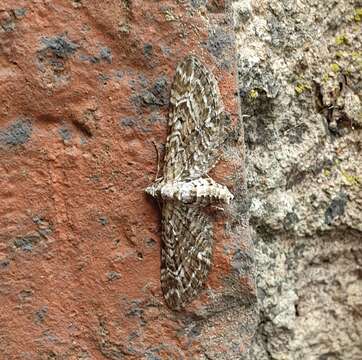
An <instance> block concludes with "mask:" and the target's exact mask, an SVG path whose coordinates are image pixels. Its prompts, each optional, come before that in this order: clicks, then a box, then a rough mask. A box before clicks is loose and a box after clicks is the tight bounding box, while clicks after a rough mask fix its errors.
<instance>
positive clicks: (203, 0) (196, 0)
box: [191, 0, 207, 9]
mask: <svg viewBox="0 0 362 360" xmlns="http://www.w3.org/2000/svg"><path fill="white" fill-rule="evenodd" d="M206 4H207V0H191V6H192V7H194V8H195V9H198V8H199V7H201V6H205V5H206Z"/></svg>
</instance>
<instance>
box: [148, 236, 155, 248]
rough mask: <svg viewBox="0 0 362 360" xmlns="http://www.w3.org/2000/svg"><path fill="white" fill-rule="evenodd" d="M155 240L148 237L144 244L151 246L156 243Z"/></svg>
mask: <svg viewBox="0 0 362 360" xmlns="http://www.w3.org/2000/svg"><path fill="white" fill-rule="evenodd" d="M156 243H157V242H156V240H154V239H152V238H149V239H147V240H146V245H147V246H149V247H153V246H155V245H156Z"/></svg>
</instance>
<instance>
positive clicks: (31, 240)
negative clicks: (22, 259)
mask: <svg viewBox="0 0 362 360" xmlns="http://www.w3.org/2000/svg"><path fill="white" fill-rule="evenodd" d="M39 241H40V236H39V235H38V234H34V235H25V236H23V237H18V238H17V239H15V240H14V246H15V247H16V248H17V249H21V250H23V251H26V252H32V251H33V247H34V245H36V244H38V243H39Z"/></svg>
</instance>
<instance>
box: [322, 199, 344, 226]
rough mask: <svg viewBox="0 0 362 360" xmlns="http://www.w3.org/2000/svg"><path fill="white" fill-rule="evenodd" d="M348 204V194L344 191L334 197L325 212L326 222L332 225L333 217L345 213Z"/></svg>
mask: <svg viewBox="0 0 362 360" xmlns="http://www.w3.org/2000/svg"><path fill="white" fill-rule="evenodd" d="M346 204H347V194H345V193H343V192H341V193H340V194H339V195H338V196H337V197H335V198H334V199H332V202H331V204H330V205H329V206H328V208H327V210H326V212H325V214H324V219H325V223H326V224H328V225H330V224H331V223H332V221H333V219H335V218H336V217H338V216H341V215H343V214H344V209H345V207H346Z"/></svg>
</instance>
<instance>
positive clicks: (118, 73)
mask: <svg viewBox="0 0 362 360" xmlns="http://www.w3.org/2000/svg"><path fill="white" fill-rule="evenodd" d="M123 76H124V72H123V71H122V70H117V71H116V78H117V79H118V80H121V79H123Z"/></svg>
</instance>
